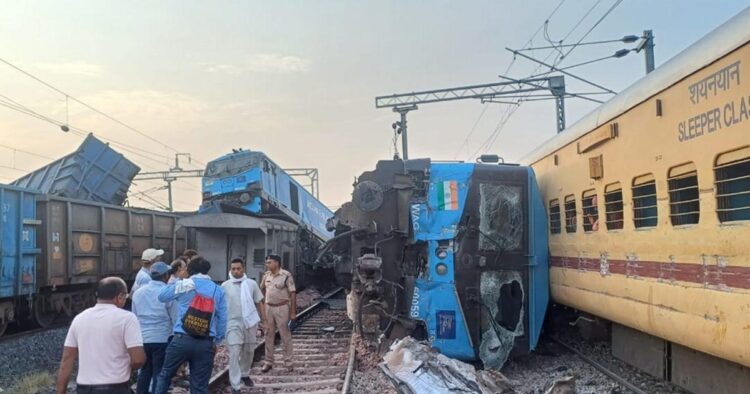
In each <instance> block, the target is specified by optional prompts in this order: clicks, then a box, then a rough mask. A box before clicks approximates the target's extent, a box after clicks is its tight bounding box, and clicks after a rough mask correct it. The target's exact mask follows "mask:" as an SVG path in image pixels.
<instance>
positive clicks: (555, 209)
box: [549, 199, 560, 234]
mask: <svg viewBox="0 0 750 394" xmlns="http://www.w3.org/2000/svg"><path fill="white" fill-rule="evenodd" d="M549 231H550V233H552V234H560V201H558V200H557V199H554V200H552V201H550V202H549Z"/></svg>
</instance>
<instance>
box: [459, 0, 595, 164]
mask: <svg viewBox="0 0 750 394" xmlns="http://www.w3.org/2000/svg"><path fill="white" fill-rule="evenodd" d="M565 1H566V0H560V2H559V3H557V6H556V7H555V8H554V9H553V10H552V12H550V14H549V16H548V17H547V19H545V20H544V22H543V23H542V24H541V25H539V27H538V28H537V29H536V31H535V32H534V34H532V35H531V37H529V39H528V40H526V43H525V44H524V45H523V47H524V48H525V47H528V46H529V45H531V44H532V43H533V42H534V38H535V37H536V36H537V35H538V34H539V32H540V31H541V30H542V29H543V28H544V27H545V25H546V24H547V23H549V20H550V19H552V17H553V16H555V14H556V13H557V11H558V10H559V9H560V7H562V6H563V4H565ZM599 1H601V0H599ZM515 62H516V57H515V56H514V57H513V58H512V59H511V61H510V63H508V67H506V68H505V72H504V73H503V74H507V73H508V72H509V71H510V69H511V68H512V67H513V64H514V63H515ZM504 90H505V87H504V86H503V87H501V88H500V91H501V92H502V91H504ZM485 112H487V105H486V104H485V107H484V108H483V109H482V112H481V113H480V114H479V116H478V117H477V120H476V121H475V122H474V125H473V126H472V127H471V129H470V130H469V132H468V133H467V134H466V138H464V142H463V143H461V146H460V147H459V148H458V150H457V151H456V153H455V154H454V155H453V158H454V159H455V158H457V157H458V155H459V154H460V153H461V150H463V148H464V146H466V145H468V144H469V139H470V138H471V136H472V135H473V134H474V131H475V130H476V128H477V125H478V124H479V122H480V121H481V120H482V118H483V117H484V114H485Z"/></svg>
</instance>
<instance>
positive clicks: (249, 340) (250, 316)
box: [221, 258, 265, 393]
mask: <svg viewBox="0 0 750 394" xmlns="http://www.w3.org/2000/svg"><path fill="white" fill-rule="evenodd" d="M229 268H230V277H229V280H227V281H226V282H224V283H222V285H221V287H222V289H224V294H225V298H226V300H227V347H228V348H229V382H230V383H231V385H232V393H239V392H240V388H241V385H242V383H244V384H245V386H248V387H252V386H253V381H252V379H250V369H251V367H252V364H253V357H254V355H255V346H256V343H257V331H258V324H259V323H260V322H261V321H263V320H265V319H263V315H262V313H263V306H262V304H261V303H262V301H263V293H262V292H261V291H260V287H258V284H257V283H256V282H255V281H254V280H252V279H249V278H248V277H246V276H245V262H244V261H243V260H242V259H240V258H235V259H234V260H232V262H231V264H230V267H229ZM243 298H244V299H243Z"/></svg>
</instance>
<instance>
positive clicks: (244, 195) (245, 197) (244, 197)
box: [240, 193, 250, 204]
mask: <svg viewBox="0 0 750 394" xmlns="http://www.w3.org/2000/svg"><path fill="white" fill-rule="evenodd" d="M240 202H242V203H243V204H247V203H248V202H250V195H249V194H247V193H242V194H240Z"/></svg>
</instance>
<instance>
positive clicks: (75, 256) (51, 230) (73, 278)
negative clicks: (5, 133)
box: [0, 186, 186, 328]
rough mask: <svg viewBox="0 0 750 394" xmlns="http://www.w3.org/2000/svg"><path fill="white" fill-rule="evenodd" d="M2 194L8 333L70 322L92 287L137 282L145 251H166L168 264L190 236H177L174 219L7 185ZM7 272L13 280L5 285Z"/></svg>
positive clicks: (90, 295) (90, 296) (181, 232)
mask: <svg viewBox="0 0 750 394" xmlns="http://www.w3.org/2000/svg"><path fill="white" fill-rule="evenodd" d="M0 194H1V195H0V200H2V199H3V198H5V200H2V204H3V205H2V207H3V208H2V209H3V218H2V220H3V222H2V226H3V227H2V228H3V230H0V231H2V239H3V242H2V244H0V249H2V255H3V256H9V257H4V258H3V268H2V272H3V280H2V283H3V287H2V293H1V294H2V298H1V299H0V305H3V307H2V311H3V312H4V315H3V316H4V319H3V322H4V323H3V326H4V327H7V324H8V322H11V321H21V320H26V319H33V320H35V321H36V322H37V323H38V324H39V325H41V326H43V327H45V326H49V325H51V324H52V323H54V322H55V321H56V320H58V319H60V318H68V317H71V316H73V315H75V314H76V313H78V312H80V311H81V310H83V309H85V308H87V307H88V306H90V305H92V304H93V303H94V301H95V299H94V285H95V284H96V282H97V281H98V280H99V279H101V278H102V277H105V276H119V277H121V278H123V279H125V280H126V281H132V280H133V279H134V278H135V274H136V273H137V270H138V269H139V268H140V256H141V253H142V252H143V250H144V249H147V248H150V247H155V248H160V249H164V251H165V254H164V256H165V259H166V260H169V259H170V258H172V257H173V256H174V255H175V254H176V253H177V252H181V251H182V250H184V249H185V248H186V234H185V231H184V229H183V230H178V231H175V223H176V221H177V219H178V217H177V216H176V215H173V214H167V213H161V212H155V211H148V210H143V209H134V208H124V207H119V206H113V205H106V204H99V203H94V202H90V201H82V200H74V199H68V198H62V197H55V196H50V195H37V194H35V193H29V192H27V191H23V189H17V188H8V187H5V186H4V187H2V188H0ZM19 199H21V200H23V201H24V206H23V210H22V211H19V208H18V201H19ZM14 204H15V205H14ZM6 206H7V207H6ZM11 220H12V221H13V222H11ZM14 234H15V235H14ZM13 237H17V238H13ZM18 237H20V238H18ZM17 245H21V249H19V247H18V246H17ZM18 250H21V251H22V253H20V254H19V253H17V252H16V251H18ZM6 272H7V273H9V274H12V275H10V276H9V277H8V278H7V279H6V277H5V273H6ZM6 283H9V284H8V285H5V284H6ZM4 327H0V328H4Z"/></svg>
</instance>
